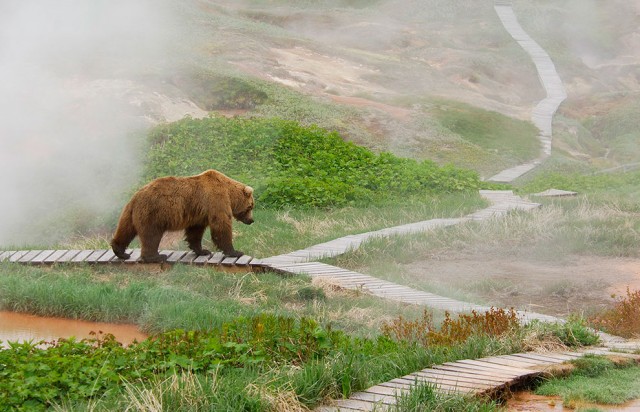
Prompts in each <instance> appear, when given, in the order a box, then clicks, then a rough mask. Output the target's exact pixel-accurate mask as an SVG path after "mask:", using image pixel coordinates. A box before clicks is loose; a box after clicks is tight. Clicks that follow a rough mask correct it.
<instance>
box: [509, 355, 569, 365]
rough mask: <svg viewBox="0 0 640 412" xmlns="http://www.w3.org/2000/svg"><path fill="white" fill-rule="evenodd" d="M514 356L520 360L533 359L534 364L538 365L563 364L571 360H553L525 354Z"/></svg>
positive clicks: (547, 357) (542, 356)
mask: <svg viewBox="0 0 640 412" xmlns="http://www.w3.org/2000/svg"><path fill="white" fill-rule="evenodd" d="M513 356H515V357H518V358H524V359H531V360H532V361H534V362H538V364H552V363H562V362H565V361H567V360H569V359H570V358H564V359H558V358H551V357H549V356H544V355H538V354H535V353H524V354H518V355H513Z"/></svg>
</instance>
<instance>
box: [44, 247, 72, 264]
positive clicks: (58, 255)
mask: <svg viewBox="0 0 640 412" xmlns="http://www.w3.org/2000/svg"><path fill="white" fill-rule="evenodd" d="M67 252H68V250H56V251H54V252H53V253H52V254H50V255H49V256H47V257H46V258H45V259H44V260H43V261H42V262H43V263H46V264H51V263H56V262H57V261H58V259H60V258H61V257H62V256H64V254H65V253H67Z"/></svg>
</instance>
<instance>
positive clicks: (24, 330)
mask: <svg viewBox="0 0 640 412" xmlns="http://www.w3.org/2000/svg"><path fill="white" fill-rule="evenodd" d="M91 332H96V333H98V332H102V333H111V334H112V335H114V336H115V337H116V340H117V341H118V342H120V343H122V344H123V345H127V344H129V343H131V342H133V341H134V340H138V341H141V340H144V339H145V338H146V337H147V335H145V334H144V333H142V332H140V330H139V329H138V327H137V326H134V325H123V324H116V323H103V322H87V321H82V320H73V319H63V318H50V317H40V316H33V315H27V314H23V313H16V312H6V311H0V341H2V342H1V343H0V346H4V347H6V342H16V341H17V342H24V341H34V342H38V341H41V340H47V341H51V340H54V339H58V338H70V337H72V336H75V337H76V339H78V340H80V339H83V338H92V337H95V336H92V335H91Z"/></svg>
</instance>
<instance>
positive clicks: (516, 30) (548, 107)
mask: <svg viewBox="0 0 640 412" xmlns="http://www.w3.org/2000/svg"><path fill="white" fill-rule="evenodd" d="M495 11H496V13H497V14H498V17H499V18H500V21H501V22H502V25H503V26H504V28H505V29H506V30H507V32H508V33H509V34H510V35H511V37H513V39H514V40H515V41H517V42H518V44H520V46H521V47H522V48H523V49H524V51H525V52H527V54H529V56H530V57H531V60H532V61H533V63H534V64H535V66H536V69H537V71H538V76H539V78H540V83H541V84H542V87H544V89H545V92H546V94H547V95H546V97H545V98H544V99H542V100H541V101H540V102H538V104H537V105H536V107H535V108H534V109H533V111H532V113H531V121H532V122H533V124H534V125H536V127H537V128H538V130H540V133H539V135H538V139H539V140H540V142H541V143H542V151H541V154H540V157H538V158H537V159H535V160H533V161H531V162H528V163H525V164H522V165H518V166H515V167H512V168H510V169H507V170H503V171H502V172H500V173H498V174H496V175H495V176H492V177H490V178H489V179H488V180H489V181H492V182H505V183H508V182H512V181H513V180H515V179H516V178H518V177H520V176H522V175H524V174H525V173H527V172H529V171H531V170H532V169H534V168H535V167H537V166H538V165H539V164H540V163H541V162H542V161H543V160H544V159H546V158H547V157H549V155H550V154H551V138H552V122H553V116H554V114H555V113H556V111H557V110H558V107H559V106H560V104H561V103H562V102H563V101H564V99H566V98H567V93H566V91H565V89H564V85H563V84H562V79H560V76H559V75H558V72H557V71H556V66H555V65H554V64H553V61H551V58H550V57H549V55H548V54H547V52H546V51H545V50H544V49H543V48H542V47H540V45H539V44H538V43H536V41H535V40H533V39H532V38H531V37H530V36H529V35H528V34H527V33H526V32H525V31H524V29H523V28H522V26H520V23H518V18H517V17H516V15H515V13H514V12H513V9H512V8H511V6H510V5H508V4H504V3H503V4H496V6H495Z"/></svg>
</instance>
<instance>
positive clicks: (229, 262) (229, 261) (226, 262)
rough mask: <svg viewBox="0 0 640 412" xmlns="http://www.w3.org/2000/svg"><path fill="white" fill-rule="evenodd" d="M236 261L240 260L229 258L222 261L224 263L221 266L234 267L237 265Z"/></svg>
mask: <svg viewBox="0 0 640 412" xmlns="http://www.w3.org/2000/svg"><path fill="white" fill-rule="evenodd" d="M236 260H238V258H237V257H231V256H227V257H225V258H224V259H222V262H220V264H221V265H223V266H233V265H234V264H235V263H236Z"/></svg>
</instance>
